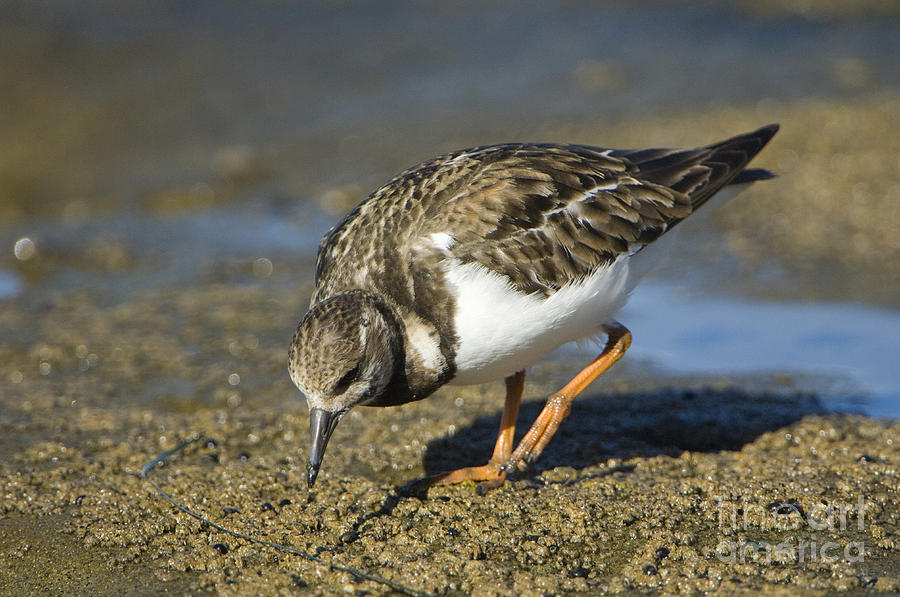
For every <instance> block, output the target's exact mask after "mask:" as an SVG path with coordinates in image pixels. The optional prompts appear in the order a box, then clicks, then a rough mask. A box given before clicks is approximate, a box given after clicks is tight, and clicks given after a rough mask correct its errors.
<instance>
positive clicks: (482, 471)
mask: <svg viewBox="0 0 900 597" xmlns="http://www.w3.org/2000/svg"><path fill="white" fill-rule="evenodd" d="M466 481H471V482H473V483H478V487H477V491H478V493H479V495H483V494H485V493H487V492H488V491H490V490H492V489H496V488H498V487H500V486H501V485H503V483H504V481H506V469H504V463H502V462H493V461H491V462H488V463H487V464H485V465H482V466H469V467H466V468H461V469H457V470H455V471H450V472H448V473H440V474H437V475H432V476H430V477H424V478H422V479H418V480H416V481H413V482H412V483H410V484H408V485H406V487H405V488H404V489H405V490H406V492H407V493H420V492H422V491H427V490H428V489H429V488H431V487H435V486H436V485H455V484H457V483H465V482H466Z"/></svg>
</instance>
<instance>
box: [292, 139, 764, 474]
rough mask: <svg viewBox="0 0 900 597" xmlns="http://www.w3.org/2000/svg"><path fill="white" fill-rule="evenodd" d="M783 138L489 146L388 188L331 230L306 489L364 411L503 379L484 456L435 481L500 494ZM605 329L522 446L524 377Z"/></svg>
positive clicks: (321, 292)
mask: <svg viewBox="0 0 900 597" xmlns="http://www.w3.org/2000/svg"><path fill="white" fill-rule="evenodd" d="M777 130H778V125H774V124H773V125H769V126H765V127H762V128H760V129H758V130H756V131H753V132H750V133H745V134H743V135H738V136H736V137H732V138H730V139H726V140H725V141H720V142H718V143H714V144H712V145H707V146H704V147H700V148H697V149H682V150H675V149H638V150H615V149H602V148H598V147H589V146H585V145H565V144H549V143H511V144H503V145H490V146H483V147H476V148H473V149H465V150H461V151H457V152H454V153H450V154H447V155H444V156H441V157H438V158H435V159H432V160H429V161H427V162H424V163H422V164H419V165H417V166H414V167H412V168H410V169H408V170H406V171H405V172H403V173H401V174H399V175H398V176H396V177H395V178H393V179H392V180H390V181H389V182H388V183H387V184H385V185H384V186H382V187H380V188H379V189H377V190H375V191H374V192H373V193H372V194H371V195H369V196H368V197H367V198H366V199H365V200H363V201H362V203H360V204H359V205H358V206H357V207H356V208H355V209H353V210H352V211H351V212H350V213H349V214H347V216H345V217H344V219H343V220H342V221H341V222H340V223H338V224H337V225H336V226H335V227H334V228H332V229H331V231H329V232H328V234H327V235H326V236H325V237H324V238H323V239H322V242H321V244H320V245H319V250H318V256H317V260H316V277H315V283H316V288H315V291H314V293H313V295H312V298H311V305H310V308H309V311H308V312H307V313H306V315H305V316H304V317H303V319H302V321H301V322H300V325H299V327H298V328H297V332H296V333H295V334H294V337H293V340H292V342H291V347H290V351H289V366H288V369H289V372H290V376H291V379H292V380H293V382H294V384H295V385H296V386H297V387H298V388H299V389H300V391H302V392H303V394H304V395H305V396H306V401H307V404H308V406H309V413H310V414H309V416H310V436H311V441H310V448H309V460H308V463H307V482H308V485H309V487H310V488H311V487H312V486H313V484H314V483H315V480H316V476H317V475H318V472H319V468H320V466H321V463H322V457H323V455H324V452H325V447H326V445H327V444H328V441H329V439H330V438H331V437H332V434H333V433H334V430H335V427H336V426H337V424H338V422H339V421H340V420H341V417H343V416H344V415H345V414H346V413H347V412H348V411H349V410H350V409H352V408H354V407H357V406H363V405H365V406H392V405H398V404H404V403H407V402H412V401H415V400H421V399H423V398H427V397H428V396H430V395H431V394H432V393H433V392H434V391H435V390H437V389H438V388H440V387H441V386H443V385H444V384H475V383H482V382H488V381H492V380H497V379H500V378H505V380H506V403H505V407H504V410H503V415H502V417H501V422H500V432H499V434H498V437H497V442H496V445H495V447H494V452H493V455H492V457H491V458H490V460H489V461H488V463H487V464H485V465H483V466H474V467H469V468H464V469H460V470H457V471H452V472H449V473H445V474H442V475H438V476H435V477H431V478H429V479H427V480H426V482H427V483H428V484H440V483H458V482H462V481H466V480H472V481H479V482H484V483H483V484H482V486H480V487H487V488H490V487H496V486H498V485H500V484H502V483H503V482H504V480H505V479H506V475H507V473H508V472H510V471H512V470H515V469H524V468H525V467H526V466H527V464H528V463H530V462H532V461H534V460H535V459H536V458H537V457H538V456H539V455H540V454H541V452H542V451H543V450H544V448H545V446H546V445H547V443H548V442H549V441H550V438H552V437H553V434H554V433H555V432H556V430H557V429H558V428H559V426H560V424H561V423H562V421H563V419H564V418H565V417H566V416H567V415H568V413H569V410H570V407H571V404H572V401H573V400H574V399H575V397H576V396H578V394H580V393H581V392H582V391H583V390H584V389H585V388H586V387H587V386H588V385H589V384H590V383H591V382H592V381H593V380H594V379H596V378H597V377H598V376H599V375H600V374H602V373H603V372H604V371H606V370H607V369H608V368H609V367H610V366H611V365H612V364H613V363H615V362H616V361H618V360H619V359H620V358H621V357H622V356H623V355H624V354H625V351H626V350H628V347H629V346H630V344H631V333H630V332H629V331H628V329H627V328H626V327H625V326H624V325H622V324H621V323H619V322H617V321H616V320H615V319H614V316H615V314H616V312H617V311H618V310H619V309H620V308H621V307H622V306H623V305H624V304H625V302H626V300H627V298H628V295H629V293H630V292H631V291H632V289H633V288H634V287H635V285H636V284H637V282H638V280H639V279H640V278H641V277H642V276H643V275H644V274H645V273H647V272H648V271H649V270H650V269H651V268H652V266H653V265H654V264H655V263H656V262H658V261H659V260H660V259H661V257H662V256H663V255H662V253H663V252H664V251H663V250H662V249H663V245H667V244H669V243H668V242H666V241H667V240H668V239H671V237H672V236H673V235H671V234H666V232H668V231H669V230H671V229H672V228H673V227H675V226H676V224H678V223H679V222H681V221H682V220H683V219H685V218H686V217H688V216H689V215H691V214H692V213H694V211H695V210H697V208H699V207H700V206H701V205H703V204H704V203H706V202H707V201H708V200H709V199H710V198H711V197H712V196H713V195H715V194H716V193H717V192H719V191H720V190H722V188H723V187H726V186H729V185H735V188H737V187H740V186H745V185H742V184H741V183H750V182H753V181H756V180H762V179H767V178H771V177H772V176H773V175H772V174H771V173H770V172H768V171H766V170H761V169H747V168H746V166H747V164H748V163H749V162H750V160H751V159H752V158H753V157H754V156H755V155H756V154H757V153H758V152H759V151H760V150H761V149H762V148H763V146H765V144H766V143H767V142H768V141H769V140H770V139H771V138H772V136H773V135H774V134H775V132H776V131H777ZM723 195H724V193H723ZM663 235H665V237H664V238H661V237H663ZM603 335H605V337H606V343H605V347H604V348H603V351H602V352H601V354H600V355H599V356H598V357H597V358H596V359H594V361H592V362H591V363H590V364H588V365H587V367H585V368H584V369H583V370H582V371H581V372H580V373H579V374H578V375H577V376H575V378H574V379H572V381H571V382H569V383H568V384H567V385H566V386H565V387H563V388H562V389H561V390H559V391H558V392H556V393H555V394H553V395H551V396H550V397H549V399H548V400H547V403H546V405H545V406H544V408H543V410H542V411H541V413H540V415H539V416H538V418H537V419H536V420H535V422H534V424H533V425H532V426H531V428H530V429H529V430H528V432H527V433H526V434H525V436H524V437H523V438H522V439H521V441H520V442H519V444H518V446H516V447H515V449H513V440H514V433H515V424H516V417H517V414H518V409H519V403H520V400H521V397H522V392H523V387H524V381H525V369H526V368H527V367H528V366H530V365H531V364H533V363H535V362H536V361H538V360H539V359H541V358H543V357H544V356H546V355H547V354H548V353H550V352H551V351H552V350H554V349H555V348H557V347H558V346H560V345H562V344H565V343H567V342H572V341H578V340H582V339H585V338H589V337H601V338H602V337H603Z"/></svg>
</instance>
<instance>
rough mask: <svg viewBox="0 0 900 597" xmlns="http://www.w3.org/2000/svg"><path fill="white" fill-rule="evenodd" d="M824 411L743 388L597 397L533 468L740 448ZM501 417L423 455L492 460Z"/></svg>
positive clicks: (524, 425) (527, 407)
mask: <svg viewBox="0 0 900 597" xmlns="http://www.w3.org/2000/svg"><path fill="white" fill-rule="evenodd" d="M543 405H544V403H543V400H531V401H528V402H524V403H523V404H522V407H521V410H520V413H519V418H518V422H517V428H516V442H518V440H519V439H520V438H521V436H522V435H524V433H525V431H527V429H528V427H529V426H530V425H531V422H532V421H534V419H535V418H536V417H537V416H538V413H540V410H541V408H542V407H543ZM825 412H826V411H825V409H824V408H823V407H822V406H821V404H819V402H818V400H816V399H815V397H813V396H810V395H806V394H791V395H784V394H779V393H771V392H769V393H766V392H761V393H758V394H756V393H747V392H744V391H741V390H738V389H724V390H718V389H709V390H656V391H648V392H635V393H632V392H629V393H621V394H591V395H587V396H583V397H581V398H579V399H577V400H576V401H575V403H574V404H573V405H572V412H571V414H570V415H569V417H568V418H567V419H566V421H565V422H564V423H563V424H562V427H561V428H560V430H559V432H557V434H556V436H554V438H553V440H552V441H551V442H550V444H549V445H548V446H547V449H546V450H545V451H544V454H543V455H542V456H541V457H540V459H539V460H538V461H537V462H535V463H534V464H533V465H532V468H531V470H532V471H533V472H536V473H540V472H541V471H544V470H548V469H552V468H555V467H558V466H570V467H574V468H585V467H588V466H592V465H596V464H598V463H601V462H603V461H605V460H608V459H610V458H631V457H651V456H656V455H660V454H666V455H672V456H675V455H678V454H680V453H681V452H683V451H685V450H689V451H699V452H715V451H719V450H739V449H740V448H741V447H742V446H743V445H745V444H747V443H749V442H752V441H753V440H754V439H756V438H757V437H759V436H760V435H761V434H763V433H766V432H768V431H774V430H776V429H779V428H781V427H785V426H787V425H790V424H792V423H794V422H796V421H799V420H800V419H801V418H803V417H804V416H806V415H809V414H823V413H825ZM499 421H500V413H499V412H498V413H497V414H496V415H495V416H491V417H482V418H479V419H477V420H476V421H475V422H474V423H473V424H472V425H469V426H466V427H463V428H461V429H459V430H458V431H457V432H456V434H454V435H453V436H451V437H442V438H438V439H435V440H433V441H431V442H430V443H429V444H428V446H427V448H426V452H425V457H424V465H425V470H426V472H427V474H429V475H431V474H436V473H439V472H443V471H448V470H453V469H457V468H460V467H464V466H472V465H478V464H483V463H484V462H486V461H487V459H488V458H489V457H490V454H491V451H492V450H493V445H494V441H495V439H496V436H497V427H498V425H499Z"/></svg>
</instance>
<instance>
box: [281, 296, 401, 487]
mask: <svg viewBox="0 0 900 597" xmlns="http://www.w3.org/2000/svg"><path fill="white" fill-rule="evenodd" d="M399 346H400V344H399V333H398V330H397V325H396V323H395V322H394V320H393V319H392V318H391V316H390V313H389V312H388V310H387V309H386V307H385V306H384V305H382V304H380V303H379V302H378V301H377V300H375V299H374V298H373V297H372V296H371V295H368V294H366V293H364V292H361V291H354V292H348V293H344V294H338V295H336V296H333V297H331V298H328V299H325V300H324V301H321V302H319V303H317V304H316V305H314V306H313V307H312V308H311V309H310V310H309V312H308V313H307V314H306V316H305V317H304V318H303V320H302V321H301V322H300V325H299V326H298V328H297V332H296V333H295V334H294V338H293V341H292V342H291V348H290V354H289V361H288V370H289V371H290V374H291V379H292V380H293V382H294V384H295V385H296V386H297V387H298V388H299V389H300V391H301V392H303V394H304V395H305V396H306V403H307V404H308V405H309V432H310V446H309V461H308V462H307V465H306V469H307V483H308V484H309V486H310V487H312V486H313V483H315V481H316V476H317V475H318V473H319V466H321V464H322V456H323V455H324V453H325V447H326V445H327V444H328V440H329V438H330V437H331V434H332V433H333V432H334V429H335V427H337V424H338V422H339V421H340V420H341V418H342V417H343V416H344V415H345V414H347V412H349V411H350V409H351V408H353V407H354V406H358V405H360V404H366V403H367V402H372V401H374V400H376V399H378V398H379V397H380V396H381V395H382V394H383V393H384V392H385V390H386V389H387V387H388V384H389V383H390V381H391V378H392V377H393V375H394V368H395V363H396V362H397V360H398V359H397V355H398V353H399Z"/></svg>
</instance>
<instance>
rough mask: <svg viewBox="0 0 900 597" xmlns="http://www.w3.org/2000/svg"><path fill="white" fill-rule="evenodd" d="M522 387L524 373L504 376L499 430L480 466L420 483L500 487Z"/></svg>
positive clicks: (511, 443)
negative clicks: (491, 450)
mask: <svg viewBox="0 0 900 597" xmlns="http://www.w3.org/2000/svg"><path fill="white" fill-rule="evenodd" d="M524 389H525V372H524V371H519V372H518V373H515V374H513V375H510V376H509V377H507V378H506V405H505V406H504V407H503V417H502V418H501V420H500V433H499V434H498V435H497V443H496V444H495V445H494V454H493V456H491V459H490V461H488V463H487V464H485V465H482V466H470V467H467V468H461V469H459V470H455V471H452V472H449V473H443V474H441V475H436V476H434V477H429V478H427V479H423V480H422V483H423V484H425V485H427V486H431V485H449V484H453V483H462V482H463V481H485V482H486V483H484V485H483V487H482V489H491V488H493V487H499V486H500V485H502V484H503V481H504V480H505V479H506V471H505V470H504V468H503V467H504V465H505V464H506V462H507V461H508V460H509V458H510V456H511V455H512V448H513V436H514V435H515V433H516V417H517V416H518V415H519V403H520V402H521V401H522V392H523V390H524Z"/></svg>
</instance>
